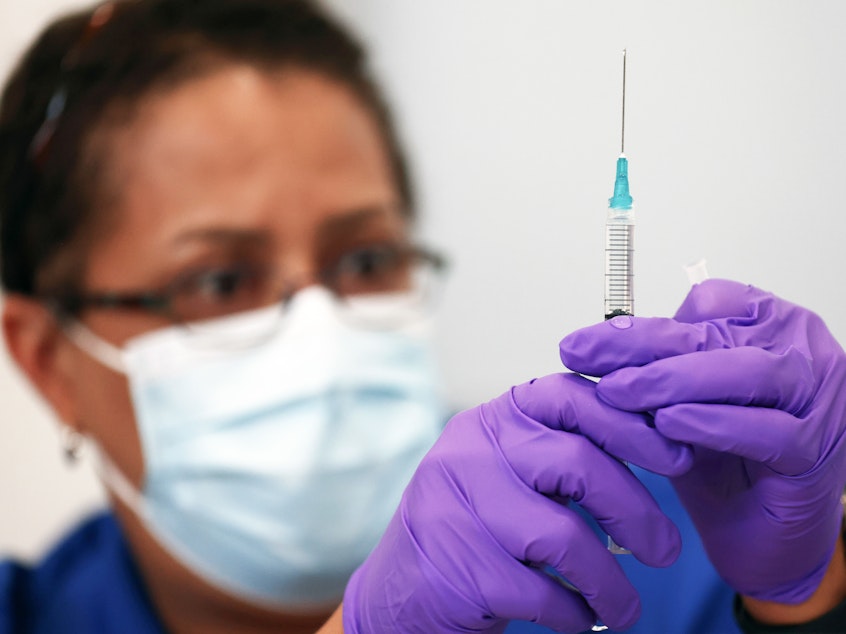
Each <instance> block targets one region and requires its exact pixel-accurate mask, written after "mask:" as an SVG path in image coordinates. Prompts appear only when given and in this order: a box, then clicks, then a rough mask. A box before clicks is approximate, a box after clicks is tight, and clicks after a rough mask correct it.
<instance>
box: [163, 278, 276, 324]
mask: <svg viewBox="0 0 846 634" xmlns="http://www.w3.org/2000/svg"><path fill="white" fill-rule="evenodd" d="M269 278H270V276H269V274H268V269H267V268H266V267H261V266H255V265H233V266H227V267H220V268H212V269H207V270H203V271H197V272H195V273H192V274H190V275H187V276H185V277H184V278H182V279H181V280H180V281H179V282H178V283H177V284H175V285H174V287H173V308H174V310H175V312H176V313H177V314H178V316H179V317H180V318H181V319H183V320H184V321H196V320H202V319H210V318H213V317H219V316H223V315H228V314H234V313H237V312H241V311H246V310H252V309H255V308H260V307H262V306H264V305H266V304H267V303H270V302H272V301H274V298H273V297H272V291H271V290H270V289H269V286H270V285H271V284H270V280H269Z"/></svg>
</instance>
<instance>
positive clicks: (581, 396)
mask: <svg viewBox="0 0 846 634" xmlns="http://www.w3.org/2000/svg"><path fill="white" fill-rule="evenodd" d="M512 394H513V396H514V402H515V403H516V405H517V407H518V408H519V409H520V410H521V411H522V412H523V413H524V414H525V415H526V416H528V417H529V418H531V419H533V420H536V421H539V422H541V423H543V424H544V425H546V426H548V427H550V428H552V429H561V430H564V431H569V432H573V433H578V434H581V435H582V436H585V437H586V438H588V439H590V440H591V442H593V443H594V444H595V445H596V446H597V447H600V448H601V449H604V450H605V451H607V452H608V453H610V454H611V455H612V456H615V457H616V458H618V459H620V460H625V461H627V462H632V463H634V464H636V465H638V466H639V467H643V468H644V469H648V470H650V471H652V472H654V473H659V474H661V475H666V476H676V475H680V474H681V473H684V472H685V471H687V470H688V469H689V468H690V466H691V464H692V454H691V451H690V447H688V446H687V445H685V444H682V443H678V442H674V441H672V440H669V439H668V438H666V437H665V436H663V435H662V434H660V433H658V431H656V430H655V429H654V428H653V427H652V426H651V425H650V424H649V423H650V421H649V418H648V417H647V416H645V415H642V414H634V413H631V412H623V411H620V409H619V408H617V407H611V406H609V405H607V404H606V403H604V402H603V401H602V400H600V399H599V398H597V396H596V384H595V383H593V382H592V381H590V380H588V379H586V378H584V377H581V376H578V375H576V374H551V375H549V376H545V377H541V378H539V379H535V380H534V381H530V382H529V383H524V384H523V385H518V386H516V387H514V388H513V389H512ZM612 404H613V405H616V403H612ZM622 409H626V408H622Z"/></svg>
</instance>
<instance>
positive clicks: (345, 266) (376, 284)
mask: <svg viewBox="0 0 846 634" xmlns="http://www.w3.org/2000/svg"><path fill="white" fill-rule="evenodd" d="M412 260H413V257H412V252H411V250H410V249H409V248H408V247H406V246H405V245H397V244H378V245H372V246H367V247H364V248H360V249H355V250H353V251H350V252H348V253H346V254H344V255H343V256H341V258H340V259H339V260H338V261H337V264H336V266H334V267H333V268H332V270H331V271H330V274H329V276H328V277H329V279H328V280H327V282H328V284H329V285H330V286H331V287H332V288H333V289H334V290H335V292H336V293H337V294H338V295H340V296H349V295H358V294H365V293H385V292H391V291H398V290H403V289H404V288H406V287H407V286H408V284H409V277H410V275H409V274H410V269H411V264H412Z"/></svg>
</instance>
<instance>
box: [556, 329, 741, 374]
mask: <svg viewBox="0 0 846 634" xmlns="http://www.w3.org/2000/svg"><path fill="white" fill-rule="evenodd" d="M751 319H752V318H751V317H748V318H742V319H741V318H738V320H739V321H741V322H744V323H745V322H746V321H751ZM732 325H733V320H727V321H722V322H702V323H696V324H685V323H680V322H678V321H675V320H673V319H668V318H665V317H630V316H628V315H626V316H620V317H615V318H614V319H610V320H608V321H605V322H602V323H599V324H595V325H593V326H588V327H587V328H582V329H580V330H576V331H575V332H573V333H571V334H569V335H567V336H566V337H564V339H562V340H561V343H560V344H559V351H560V353H561V361H562V362H563V363H564V365H565V366H566V367H568V368H569V369H570V370H573V371H574V372H579V373H581V374H587V375H589V376H605V375H606V374H608V373H609V372H613V371H614V370H617V369H619V368H624V367H629V366H641V365H646V364H647V363H651V362H653V361H656V360H658V359H666V358H668V357H675V356H678V355H681V354H688V353H690V352H697V351H700V350H715V349H719V348H731V347H734V346H735V345H737V342H736V341H735V338H734V336H733V333H732V332H731V330H730V327H731V326H732Z"/></svg>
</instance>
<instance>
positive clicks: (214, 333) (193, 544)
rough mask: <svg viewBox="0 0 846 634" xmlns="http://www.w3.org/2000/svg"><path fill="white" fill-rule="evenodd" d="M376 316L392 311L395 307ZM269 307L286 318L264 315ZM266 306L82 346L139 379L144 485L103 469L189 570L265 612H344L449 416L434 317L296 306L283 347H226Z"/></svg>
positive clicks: (323, 296) (325, 303) (76, 336)
mask: <svg viewBox="0 0 846 634" xmlns="http://www.w3.org/2000/svg"><path fill="white" fill-rule="evenodd" d="M382 301H383V304H384V305H383V306H380V305H379V302H378V301H377V302H376V303H375V304H374V305H373V306H370V307H369V308H367V309H368V310H371V311H376V312H377V313H378V312H379V311H381V310H387V311H390V310H391V307H390V300H382ZM264 310H275V309H273V308H271V309H264ZM260 312H261V311H256V312H255V313H251V314H247V315H242V316H238V317H230V318H224V319H221V320H218V321H219V323H212V324H204V327H203V330H202V332H203V334H202V337H203V338H204V342H203V345H198V342H197V341H196V340H195V339H194V338H193V337H192V336H189V335H186V333H185V331H184V329H182V328H179V327H173V328H167V329H163V330H157V331H154V332H152V333H149V334H145V335H141V336H140V337H137V338H135V339H132V340H130V341H129V342H128V343H127V344H126V345H125V346H124V347H123V348H122V349H115V348H113V347H111V348H110V347H108V345H109V344H106V343H105V342H103V341H102V340H100V339H98V338H96V336H95V335H93V333H91V332H90V331H88V330H85V329H84V328H83V327H81V326H80V327H72V328H71V330H70V332H71V337H72V338H73V340H74V341H76V343H77V344H78V345H79V346H80V347H81V348H83V349H84V350H86V351H88V352H89V353H90V354H91V355H92V356H94V357H95V358H97V359H99V360H101V361H102V362H103V363H105V364H107V365H110V366H112V367H115V368H120V369H121V371H123V372H125V373H126V374H127V376H128V379H129V384H130V389H131V393H132V400H133V405H134V409H135V417H136V423H137V426H138V433H139V436H140V439H141V445H142V448H143V454H144V473H145V478H144V483H143V487H142V489H141V491H140V492H139V491H136V490H135V489H134V488H133V487H132V486H131V485H129V484H128V481H127V480H126V478H124V477H123V476H122V474H121V473H120V472H119V471H118V470H117V469H116V468H115V467H114V466H113V465H111V463H110V462H109V461H108V459H105V460H104V465H105V466H104V469H103V474H104V480H105V482H106V484H107V485H108V486H109V487H110V488H111V489H112V490H113V491H114V492H115V493H116V494H117V495H118V496H119V497H120V498H121V499H123V500H124V501H125V502H126V503H127V504H129V506H130V508H132V509H133V510H134V511H135V513H136V514H137V515H138V516H139V517H140V518H141V519H142V521H143V522H144V523H145V524H146V525H147V527H148V529H149V531H150V532H151V533H152V534H153V535H154V536H155V537H156V538H157V539H158V541H159V542H160V543H161V544H162V545H163V546H164V547H165V548H166V549H167V550H168V551H169V552H170V553H171V554H172V555H173V556H175V557H176V558H177V559H178V560H179V561H181V562H182V563H183V564H184V565H186V566H187V567H188V568H189V569H191V570H193V571H194V572H196V573H197V574H199V575H200V576H201V577H202V578H204V579H205V580H207V581H208V582H210V583H211V584H213V585H215V586H217V587H219V588H221V589H223V590H225V591H226V592H228V593H230V594H232V595H235V596H238V597H241V598H244V599H246V600H249V601H251V602H254V603H258V604H263V605H267V606H270V607H276V608H281V609H285V610H293V611H306V610H316V609H325V608H327V607H331V606H333V605H336V604H337V603H338V602H339V600H340V599H341V597H342V594H343V590H344V586H345V585H346V582H347V579H348V577H349V576H350V574H351V573H352V572H353V570H354V569H355V568H356V567H357V566H358V565H359V564H361V562H362V561H363V560H364V558H365V557H366V556H367V554H368V553H369V551H370V550H371V549H372V548H373V546H375V545H376V543H377V541H378V539H379V537H380V536H381V534H382V531H383V530H384V528H385V526H386V525H387V523H388V520H389V519H390V517H391V515H392V514H393V511H394V509H395V507H396V506H397V504H398V502H399V499H400V495H401V493H402V490H403V488H404V487H405V485H406V483H407V482H408V480H409V479H410V477H411V474H412V473H413V471H414V469H415V467H416V465H417V463H418V462H419V461H420V459H421V458H422V457H423V455H424V453H425V452H426V451H427V450H428V448H429V447H430V446H431V445H432V443H433V442H434V440H435V438H436V437H437V435H438V433H439V432H440V428H441V425H442V422H443V420H444V410H443V409H442V407H441V401H440V399H439V392H438V389H437V387H436V381H435V367H434V363H433V359H432V355H431V347H430V345H429V341H428V338H427V336H426V332H425V331H426V328H425V326H424V324H423V322H421V321H418V322H417V323H416V325H414V326H412V327H406V328H404V329H401V330H393V331H374V330H370V331H368V330H362V329H357V328H354V327H352V326H349V325H347V324H346V323H345V322H344V321H343V320H341V319H340V318H339V317H338V315H337V311H336V310H335V307H334V301H333V299H332V297H331V295H330V294H329V293H328V292H327V291H325V290H324V289H322V288H320V287H311V288H308V289H305V290H303V291H301V292H300V293H298V295H297V296H296V297H295V298H294V299H293V303H292V305H291V306H290V309H289V313H288V315H287V316H286V318H285V322H284V324H283V325H282V326H281V328H280V330H279V332H278V333H277V334H276V335H274V336H273V338H271V339H269V340H267V341H265V342H263V343H262V344H260V345H256V346H253V347H250V348H248V349H243V350H232V349H229V350H227V349H226V346H225V345H224V346H221V347H219V348H217V349H216V348H214V347H213V346H209V345H208V343H209V341H210V340H211V341H213V340H214V339H215V338H216V337H219V338H220V341H222V342H225V341H226V340H227V339H228V334H231V333H233V332H238V329H243V328H249V326H250V320H253V319H262V315H261V314H260Z"/></svg>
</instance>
